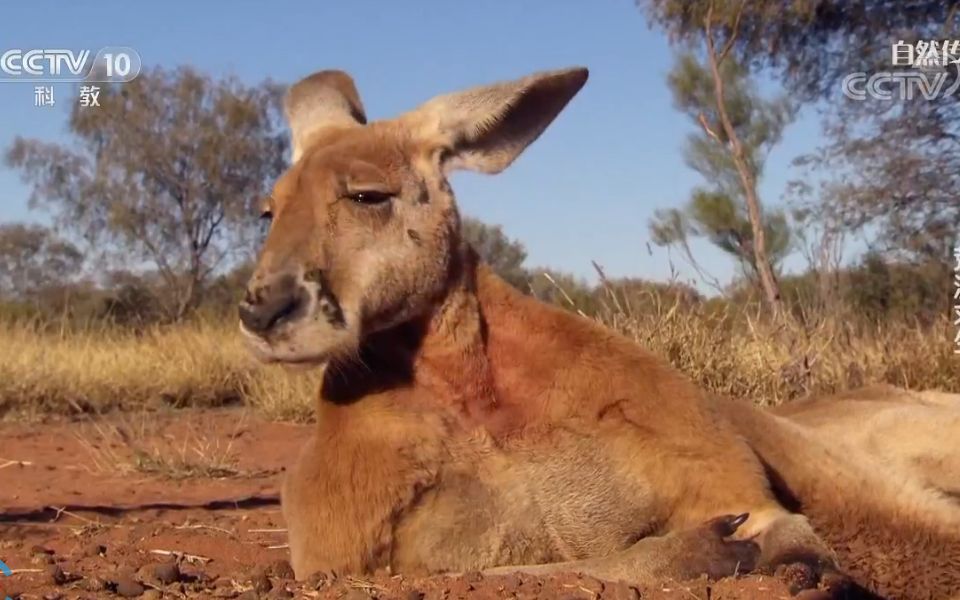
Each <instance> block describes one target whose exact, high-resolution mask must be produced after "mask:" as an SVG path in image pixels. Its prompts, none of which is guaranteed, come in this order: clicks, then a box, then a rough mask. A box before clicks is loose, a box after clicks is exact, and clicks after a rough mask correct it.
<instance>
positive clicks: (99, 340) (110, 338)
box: [0, 293, 960, 420]
mask: <svg viewBox="0 0 960 600" xmlns="http://www.w3.org/2000/svg"><path fill="white" fill-rule="evenodd" d="M609 300H610V301H609V302H608V306H607V307H606V309H604V310H602V311H601V314H600V316H599V317H598V318H599V319H600V320H601V321H602V322H604V323H606V324H607V325H609V326H611V327H614V328H615V329H617V330H619V331H621V332H623V333H625V334H626V335H628V336H630V337H632V338H633V339H635V340H637V341H638V342H639V343H640V344H641V345H642V346H643V347H645V348H647V349H649V350H651V351H653V352H655V353H656V354H658V355H660V356H663V357H665V358H667V359H668V360H670V362H672V363H673V364H674V365H675V366H677V367H678V368H680V369H681V370H683V371H684V372H685V373H687V374H688V375H689V376H690V377H692V378H693V379H695V380H696V381H698V382H699V383H700V384H701V385H702V386H704V387H705V388H708V389H711V390H715V391H718V392H721V393H724V394H728V395H731V396H734V397H740V398H749V399H752V400H754V401H755V402H758V403H765V404H773V403H779V402H783V401H785V400H789V399H792V398H795V397H797V396H801V395H804V394H807V393H812V392H829V391H837V390H843V389H849V388H853V387H857V386H860V385H864V384H867V383H875V382H886V383H892V384H895V385H901V386H905V387H910V388H914V389H942V390H945V391H953V392H960V356H958V355H955V354H953V344H952V338H953V334H954V333H955V329H954V328H953V326H952V325H951V324H950V323H949V321H948V320H947V318H946V317H944V320H943V322H942V323H941V324H938V325H937V326H935V327H926V328H921V327H919V326H912V325H908V324H903V323H892V324H889V325H887V326H885V327H884V328H874V329H870V328H864V327H855V326H853V325H851V324H850V322H851V321H852V320H844V319H843V318H841V317H839V316H837V315H836V314H832V315H831V316H830V317H828V318H820V319H815V320H813V321H814V322H815V324H814V325H808V326H806V327H799V326H796V325H792V326H789V327H785V326H781V327H774V326H771V325H769V324H765V323H763V322H761V321H757V320H755V319H752V318H751V317H750V316H749V315H748V314H746V313H745V312H744V311H742V310H740V311H738V312H732V311H731V310H730V309H727V310H725V311H720V312H719V313H718V312H716V311H712V312H711V311H708V310H707V309H706V308H704V307H702V306H699V307H697V306H695V307H690V306H680V305H677V304H674V305H664V304H663V303H661V302H660V301H659V299H658V298H655V297H651V298H649V299H647V300H646V301H644V302H643V303H642V304H643V309H642V310H635V309H634V308H632V307H631V304H630V302H627V301H626V299H622V298H618V297H617V296H616V294H615V293H611V295H610V298H609ZM318 384H319V381H318V377H317V372H315V371H313V372H294V371H288V370H286V369H284V368H282V367H276V366H261V365H258V364H256V363H255V362H254V361H253V360H252V359H251V358H250V357H249V355H248V353H247V352H246V350H245V349H244V347H243V344H242V342H241V340H240V339H239V335H238V334H237V333H236V332H235V329H234V326H233V324H232V323H231V324H222V323H205V322H193V323H186V324H183V325H179V326H175V327H168V328H157V329H153V330H149V331H147V332H145V333H141V334H139V335H138V334H134V333H131V332H125V331H122V330H116V329H95V328H93V329H87V330H83V331H73V332H69V333H50V332H41V331H38V330H37V329H36V328H33V327H30V326H27V325H15V324H0V415H3V414H5V415H8V416H9V415H15V416H25V417H27V418H30V417H36V416H39V415H43V414H48V413H51V412H52V413H74V412H84V413H89V412H103V411H106V410H109V409H116V408H121V409H128V410H138V409H142V408H151V407H157V406H222V405H227V404H235V403H242V404H244V405H247V406H251V407H253V408H255V409H256V410H258V411H259V412H261V413H262V414H264V415H266V416H268V417H271V418H276V419H293V420H299V419H307V418H309V417H310V414H311V402H312V399H313V398H314V397H315V394H316V390H317V387H318Z"/></svg>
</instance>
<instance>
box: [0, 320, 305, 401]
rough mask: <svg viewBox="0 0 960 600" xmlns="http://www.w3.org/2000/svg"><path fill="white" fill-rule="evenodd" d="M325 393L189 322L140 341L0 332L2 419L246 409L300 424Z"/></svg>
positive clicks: (222, 326)
mask: <svg viewBox="0 0 960 600" xmlns="http://www.w3.org/2000/svg"><path fill="white" fill-rule="evenodd" d="M318 385H319V379H318V377H317V373H316V372H291V371H288V370H286V369H284V368H282V367H273V366H262V365H259V364H257V363H256V362H255V361H254V360H253V359H252V358H251V357H250V356H249V354H248V352H247V351H246V349H245V348H244V347H243V344H242V341H241V339H240V337H239V334H238V333H237V332H236V329H235V325H233V324H232V323H231V324H226V323H207V322H189V323H184V324H181V325H177V326H170V327H163V328H160V327H157V328H154V329H150V330H148V331H146V332H141V333H134V332H131V331H127V330H121V329H114V328H110V327H106V326H105V327H94V328H88V329H83V330H79V331H65V332H49V331H43V330H39V331H38V330H37V328H35V327H31V326H29V325H22V324H15V323H5V324H0V414H2V413H11V412H13V413H17V414H19V415H22V416H27V417H30V416H37V415H39V414H44V413H51V412H52V413H72V412H103V411H106V410H109V409H114V408H122V409H133V408H141V407H150V406H158V407H159V406H204V407H211V406H223V405H228V404H234V403H241V402H242V403H245V404H248V405H251V406H254V407H256V408H258V409H261V410H262V411H263V412H264V413H266V414H268V415H270V416H272V417H275V418H280V419H303V418H307V417H308V416H309V415H310V405H311V398H313V397H314V396H315V394H316V391H317V389H318Z"/></svg>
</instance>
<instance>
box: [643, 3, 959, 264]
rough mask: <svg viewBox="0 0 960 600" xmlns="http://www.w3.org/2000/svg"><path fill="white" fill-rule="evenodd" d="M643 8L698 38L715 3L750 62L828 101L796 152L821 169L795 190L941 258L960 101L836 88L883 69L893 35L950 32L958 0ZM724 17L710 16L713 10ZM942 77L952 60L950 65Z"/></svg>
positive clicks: (856, 226)
mask: <svg viewBox="0 0 960 600" xmlns="http://www.w3.org/2000/svg"><path fill="white" fill-rule="evenodd" d="M643 4H645V5H646V7H647V14H648V16H649V17H650V19H651V20H652V21H653V22H654V23H656V24H658V25H660V26H662V27H664V28H665V29H666V30H667V31H668V32H669V33H670V35H671V36H672V37H673V38H675V39H681V40H683V39H686V40H689V39H700V38H701V37H702V31H703V23H704V19H705V17H706V16H707V15H708V14H709V13H710V12H711V11H713V15H714V21H715V23H716V25H715V27H714V31H715V32H716V33H717V35H718V37H719V38H720V39H724V40H726V42H725V45H724V48H725V49H726V50H727V51H728V52H729V54H730V56H732V57H733V58H734V59H736V60H737V61H738V62H740V63H741V64H744V65H747V66H749V67H750V70H751V71H759V70H771V71H772V72H773V73H776V74H779V76H780V77H781V79H782V81H783V83H784V85H785V86H786V88H787V91H788V92H789V93H790V94H791V96H792V97H793V98H796V99H798V100H801V99H802V100H804V101H808V102H819V101H826V105H825V108H826V109H827V110H825V113H826V114H827V127H826V132H827V137H828V143H827V144H826V145H825V146H824V148H822V149H821V150H820V151H819V152H818V153H817V154H815V155H813V156H809V157H805V158H804V159H803V160H802V161H801V162H802V164H805V165H807V166H809V167H810V171H811V173H812V174H815V175H817V176H820V177H822V175H823V173H824V171H825V168H826V169H829V171H831V172H832V173H833V174H834V176H833V177H831V178H828V179H827V180H826V181H823V182H822V184H821V185H811V184H809V183H807V184H803V185H799V186H798V189H799V190H800V191H801V192H802V195H801V198H802V199H806V200H807V202H808V204H809V205H810V206H811V207H812V208H815V209H818V211H817V212H820V213H821V214H822V215H823V217H824V219H826V220H829V221H834V222H837V223H839V224H841V225H842V226H843V227H844V228H846V229H847V230H849V231H856V230H867V228H868V227H869V228H870V230H872V231H875V232H876V238H877V241H878V242H879V244H878V246H879V247H878V248H877V249H878V250H884V251H888V252H895V253H897V254H902V255H906V256H907V257H911V258H913V259H915V260H916V262H919V263H922V262H925V261H926V260H929V259H930V258H934V257H935V258H936V259H938V260H941V261H942V260H944V259H945V258H946V256H947V254H946V252H947V248H949V247H950V246H951V245H954V244H955V243H956V240H957V231H960V203H958V202H956V198H958V197H960V178H958V177H957V176H956V173H958V172H960V102H957V100H956V98H957V96H956V94H953V95H948V94H940V95H939V96H937V97H936V98H934V99H932V100H930V99H927V98H924V97H923V96H922V95H920V94H915V95H914V97H913V98H912V99H897V100H877V99H869V98H868V99H867V100H865V101H854V100H849V99H847V98H845V97H844V96H843V95H842V94H841V93H840V91H841V85H840V84H841V81H842V79H843V78H844V77H846V76H847V75H849V74H853V73H858V72H862V73H867V74H872V73H875V72H878V71H889V70H891V69H892V65H891V49H892V48H891V46H892V44H894V43H895V42H898V41H900V40H903V41H904V42H907V43H912V42H915V41H917V40H944V39H948V40H950V39H956V38H957V30H958V26H960V4H958V3H957V2H945V1H943V0H939V1H936V0H917V1H911V2H890V1H888V0H803V1H790V2H781V1H775V0H692V1H689V2H688V1H682V2H681V1H679V0H647V1H645V2H643ZM717 16H719V17H720V18H719V19H717V18H716V17H717ZM946 75H947V79H946V81H945V82H944V87H949V86H951V85H953V84H954V82H956V78H957V76H958V72H957V69H956V68H953V67H951V68H950V69H948V70H946Z"/></svg>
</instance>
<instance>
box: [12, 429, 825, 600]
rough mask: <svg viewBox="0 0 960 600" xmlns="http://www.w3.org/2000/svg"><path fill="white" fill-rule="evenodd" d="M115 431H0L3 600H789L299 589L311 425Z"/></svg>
mask: <svg viewBox="0 0 960 600" xmlns="http://www.w3.org/2000/svg"><path fill="white" fill-rule="evenodd" d="M117 423H118V422H117V421H116V420H113V421H111V420H104V421H99V422H82V423H77V422H55V423H47V424H20V423H3V424H0V560H2V561H3V562H4V563H5V564H7V565H8V566H9V567H10V568H11V569H12V570H13V572H14V574H13V575H12V576H11V577H2V576H0V599H2V598H4V597H5V596H10V597H11V598H14V599H16V598H22V599H28V598H31V599H32V598H42V599H45V600H56V599H63V600H67V599H75V598H76V599H79V598H118V597H139V598H143V599H145V600H146V599H157V598H238V599H242V600H252V599H256V598H349V599H351V600H362V599H365V598H403V599H410V600H415V599H417V598H428V599H433V598H436V599H447V598H450V599H453V598H482V599H485V598H570V599H574V598H583V599H597V598H616V599H636V598H644V599H646V598H650V599H676V600H680V599H685V600H694V599H699V600H718V599H733V598H743V599H751V600H754V599H761V598H763V599H768V598H769V599H776V598H789V597H790V595H789V593H788V591H787V587H786V585H785V584H784V582H783V581H781V580H779V579H778V578H775V577H763V576H759V575H753V576H748V577H742V578H737V579H726V580H722V581H719V582H712V583H711V582H707V581H705V580H702V581H695V582H687V583H677V582H672V581H665V582H662V583H661V585H655V586H647V587H637V586H630V585H627V584H625V583H622V582H620V583H612V582H601V581H598V580H595V579H592V578H589V577H581V576H578V575H576V574H572V573H571V574H567V575H559V576H553V577H534V576H526V575H513V576H497V577H484V576H481V575H479V574H475V575H466V576H462V577H431V578H422V579H415V578H403V577H401V576H390V575H389V574H386V573H383V574H378V575H376V576H371V577H365V578H363V579H359V578H351V577H314V578H312V579H311V580H308V581H307V582H295V581H293V578H292V572H291V571H290V567H289V564H288V563H287V562H286V560H287V550H286V545H285V530H284V529H283V528H284V523H283V517H282V516H281V514H280V506H279V485H280V478H281V476H282V472H283V469H284V466H285V465H286V464H288V463H289V462H290V461H291V460H292V458H293V457H294V456H296V452H297V450H298V448H299V447H300V445H301V444H302V443H303V441H304V439H305V438H306V436H307V435H308V434H309V426H305V425H293V424H286V423H275V422H267V421H262V420H259V419H256V418H254V417H251V416H250V415H249V414H247V413H246V412H241V411H238V410H224V411H207V412H195V411H179V412H173V413H171V414H169V415H147V416H141V417H140V418H139V420H136V419H129V418H127V419H125V420H121V421H120V422H119V424H120V426H121V427H120V428H119V429H117V428H115V427H114V425H117ZM137 448H139V449H141V450H146V451H149V450H150V449H152V448H161V449H163V451H164V453H165V455H176V456H179V457H181V458H183V460H181V463H183V464H180V465H179V466H178V467H176V468H172V469H171V468H163V467H156V466H155V465H153V464H152V463H151V462H150V461H149V460H143V458H142V457H141V459H140V467H139V468H138V470H133V469H132V468H131V466H132V465H134V464H135V463H136V462H137V459H136V454H137V452H136V449H137ZM148 453H149V452H148ZM227 459H229V460H227ZM225 465H226V468H225ZM206 467H209V468H208V469H205V468H206ZM213 467H216V468H213ZM120 470H126V471H128V472H127V473H126V474H121V473H119V472H118V471H120ZM143 471H147V472H143ZM814 593H815V592H814ZM804 594H808V595H810V593H809V592H803V593H802V594H801V596H802V595H804Z"/></svg>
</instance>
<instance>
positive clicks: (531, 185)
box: [0, 0, 820, 280]
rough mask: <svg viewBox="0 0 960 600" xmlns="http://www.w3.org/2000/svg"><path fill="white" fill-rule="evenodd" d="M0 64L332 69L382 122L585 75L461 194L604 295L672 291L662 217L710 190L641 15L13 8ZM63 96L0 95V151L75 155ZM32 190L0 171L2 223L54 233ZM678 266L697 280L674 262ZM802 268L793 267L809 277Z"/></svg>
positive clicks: (260, 73)
mask: <svg viewBox="0 0 960 600" xmlns="http://www.w3.org/2000/svg"><path fill="white" fill-rule="evenodd" d="M4 11H5V15H4V18H3V20H2V22H0V49H4V50H5V49H7V48H24V49H26V48H43V47H46V48H69V49H73V50H80V49H90V50H91V51H93V52H94V53H95V52H96V50H98V49H99V48H101V47H104V46H131V47H133V48H135V49H136V50H137V51H138V52H139V54H140V56H141V57H142V59H143V63H144V65H145V66H153V65H162V66H167V67H172V66H175V65H179V64H191V65H194V66H196V67H198V68H199V69H202V70H204V71H207V72H209V73H212V74H214V75H218V74H219V75H227V74H230V75H236V76H238V77H240V78H241V79H243V80H245V81H248V82H257V81H260V80H262V79H264V78H267V77H270V78H272V79H274V80H276V81H281V82H292V81H295V80H296V79H298V78H300V77H302V76H304V75H307V74H309V73H311V72H313V71H315V70H318V69H321V68H340V69H344V70H346V71H348V72H350V73H351V74H352V75H353V76H354V78H355V80H356V82H357V86H358V88H359V90H360V93H361V95H362V97H363V102H364V104H365V106H366V109H367V113H368V116H369V117H370V118H371V119H376V118H383V117H389V116H392V115H395V114H397V113H399V112H402V111H404V110H408V109H410V108H413V107H414V106H416V105H417V104H419V103H420V102H423V101H425V100H427V99H429V98H430V97H432V96H433V95H436V94H440V93H444V92H449V91H453V90H456V89H459V88H463V87H468V86H472V85H476V84H480V83H485V82H493V81H497V80H500V79H508V78H513V77H519V76H522V75H525V74H527V73H529V72H532V71H536V70H540V69H549V68H557V67H564V66H570V65H585V66H587V67H589V68H590V80H589V82H588V83H587V85H586V87H585V88H584V89H583V90H582V91H581V92H580V94H579V95H578V96H577V97H576V98H575V99H574V100H573V102H572V103H571V104H570V105H569V106H568V108H567V109H566V110H565V111H564V113H562V114H561V115H560V117H559V118H558V119H557V121H556V122H555V123H554V124H553V126H552V127H551V128H549V129H548V130H547V132H546V133H545V134H544V135H543V136H542V137H541V138H540V139H539V140H538V141H537V142H536V143H535V144H534V145H533V146H531V147H530V148H529V149H528V150H527V152H526V154H524V155H523V156H522V157H521V158H520V159H519V160H518V161H517V162H516V163H514V165H513V166H512V167H511V168H510V169H509V170H508V171H507V172H505V173H503V174H501V175H498V176H495V177H490V176H483V175H472V174H457V175H455V176H454V178H453V185H454V189H455V190H456V192H457V195H458V199H459V202H460V206H461V209H462V211H463V212H464V213H466V214H469V215H473V216H476V217H479V218H481V219H483V220H485V221H488V222H494V223H500V224H502V225H503V227H504V229H505V231H506V232H507V233H508V235H510V236H511V237H515V238H519V239H520V240H522V241H523V242H524V244H525V245H526V247H527V250H528V253H529V258H528V264H530V265H549V266H553V267H558V268H562V269H564V270H567V271H571V272H574V273H576V274H578V275H581V276H584V277H587V278H588V279H593V270H592V267H591V266H590V261H591V260H595V261H597V262H598V263H600V264H601V265H602V266H604V268H605V269H606V270H607V272H608V274H609V275H612V276H621V275H636V276H642V277H647V278H653V279H666V278H667V277H668V276H669V274H670V266H669V261H668V257H667V253H666V252H665V251H664V250H661V249H658V248H655V247H654V248H653V253H652V254H650V253H648V251H647V241H648V237H649V236H648V234H647V221H648V219H649V218H650V217H651V215H652V214H653V211H654V210H655V209H656V208H662V207H669V206H679V205H681V204H682V203H683V202H684V201H685V200H686V198H687V197H688V195H689V192H690V190H691V188H693V187H694V186H695V185H697V184H699V183H701V182H700V180H699V177H698V176H697V174H696V173H694V172H692V171H691V170H689V169H688V168H687V167H686V166H685V165H684V163H683V158H682V150H681V149H682V146H683V141H684V138H685V136H686V135H687V134H688V133H689V132H691V131H692V127H693V126H692V125H691V123H690V122H689V121H688V120H687V119H686V117H684V116H683V115H681V114H680V113H678V112H677V111H675V110H674V109H673V108H672V106H671V98H670V93H669V90H668V89H667V87H666V84H665V75H666V73H667V72H668V71H669V69H670V66H671V64H672V57H673V55H672V50H671V48H670V47H669V45H668V43H667V40H666V38H665V36H664V35H663V34H662V33H661V32H660V31H658V30H655V29H654V30H651V29H650V28H648V26H647V23H646V19H645V17H644V15H643V14H642V12H641V11H640V10H639V9H638V8H637V7H636V6H635V5H634V3H633V0H608V1H606V2H587V1H586V0H536V1H534V0H529V1H523V2H516V1H514V2H508V1H507V0H501V1H497V2H493V1H483V0H474V1H472V2H451V1H449V0H447V1H445V2H444V1H441V0H429V1H427V0H423V1H410V2H389V1H387V0H381V1H372V0H359V1H351V2H346V1H340V2H302V1H301V2H285V1H275V2H266V1H263V2H252V1H237V0H235V1H232V2H226V1H222V2H213V1H210V2H199V1H196V0H194V1H192V2H179V1H173V0H167V1H165V2H156V3H145V2H144V3H132V2H119V1H117V2H82V1H77V2H69V3H67V2H50V1H47V2H43V1H33V2H19V3H13V4H10V5H7V6H5V8H4ZM71 91H72V90H71V88H70V86H69V84H60V86H58V88H57V93H58V99H59V100H60V101H59V102H58V104H57V106H55V107H53V108H49V107H47V108H37V107H35V106H34V105H33V85H32V84H28V83H0V110H2V113H0V114H2V115H3V117H2V118H0V147H2V148H6V147H7V146H8V145H9V144H10V142H11V141H12V140H13V138H14V136H16V135H21V136H25V137H35V138H40V139H44V140H66V139H67V137H66V115H67V112H68V108H69V107H68V106H67V104H68V100H69V98H68V92H71ZM819 137H820V131H819V126H818V121H817V118H816V115H815V114H813V113H811V112H808V113H806V114H805V115H804V116H803V117H802V118H801V119H799V120H798V121H797V122H796V123H794V124H793V125H792V126H791V127H790V128H789V129H788V130H787V132H786V135H785V138H784V141H783V143H782V144H781V145H780V146H779V147H778V148H777V149H775V150H774V152H773V153H772V154H771V156H770V158H769V160H768V165H767V170H766V174H765V177H764V179H763V180H762V182H761V194H762V198H763V199H764V200H765V201H766V202H768V203H774V202H779V201H780V198H781V195H782V193H783V191H784V189H785V184H786V182H787V181H788V180H789V179H791V178H792V177H795V176H797V175H798V173H796V172H795V171H794V170H793V169H792V168H791V167H790V161H791V160H792V159H793V158H794V157H795V156H797V155H799V154H802V153H804V152H808V151H811V150H812V149H814V148H815V147H816V145H817V143H818V141H819ZM27 195H28V190H27V188H26V187H25V186H24V185H22V184H21V183H20V181H19V178H18V175H17V174H16V173H14V172H12V171H10V170H8V169H6V168H4V167H0V207H2V211H0V220H3V221H10V220H38V221H43V220H44V218H45V217H44V215H43V214H42V213H34V212H30V211H28V210H27V208H26V201H27ZM694 250H695V252H696V253H697V256H698V258H699V259H700V260H701V262H702V264H703V265H704V266H705V267H706V269H707V270H708V271H710V272H711V273H713V274H714V275H716V276H718V277H720V278H721V280H726V279H728V278H729V277H730V276H731V275H732V273H733V272H734V265H733V263H732V262H731V261H730V260H729V259H727V258H726V257H725V256H723V255H722V253H720V252H719V251H717V250H716V249H713V248H712V247H711V246H709V244H707V243H705V242H700V243H697V244H695V245H694ZM674 263H675V266H676V267H677V269H678V271H679V272H680V273H681V275H682V276H683V277H682V278H683V279H687V278H689V277H692V276H693V273H692V271H691V270H690V269H688V268H686V267H685V265H684V264H683V263H682V261H681V260H679V259H678V258H677V259H675V260H674ZM802 264H803V263H802V261H801V260H800V259H799V257H794V258H793V259H792V260H790V261H789V262H788V267H790V268H797V267H801V266H802Z"/></svg>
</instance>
